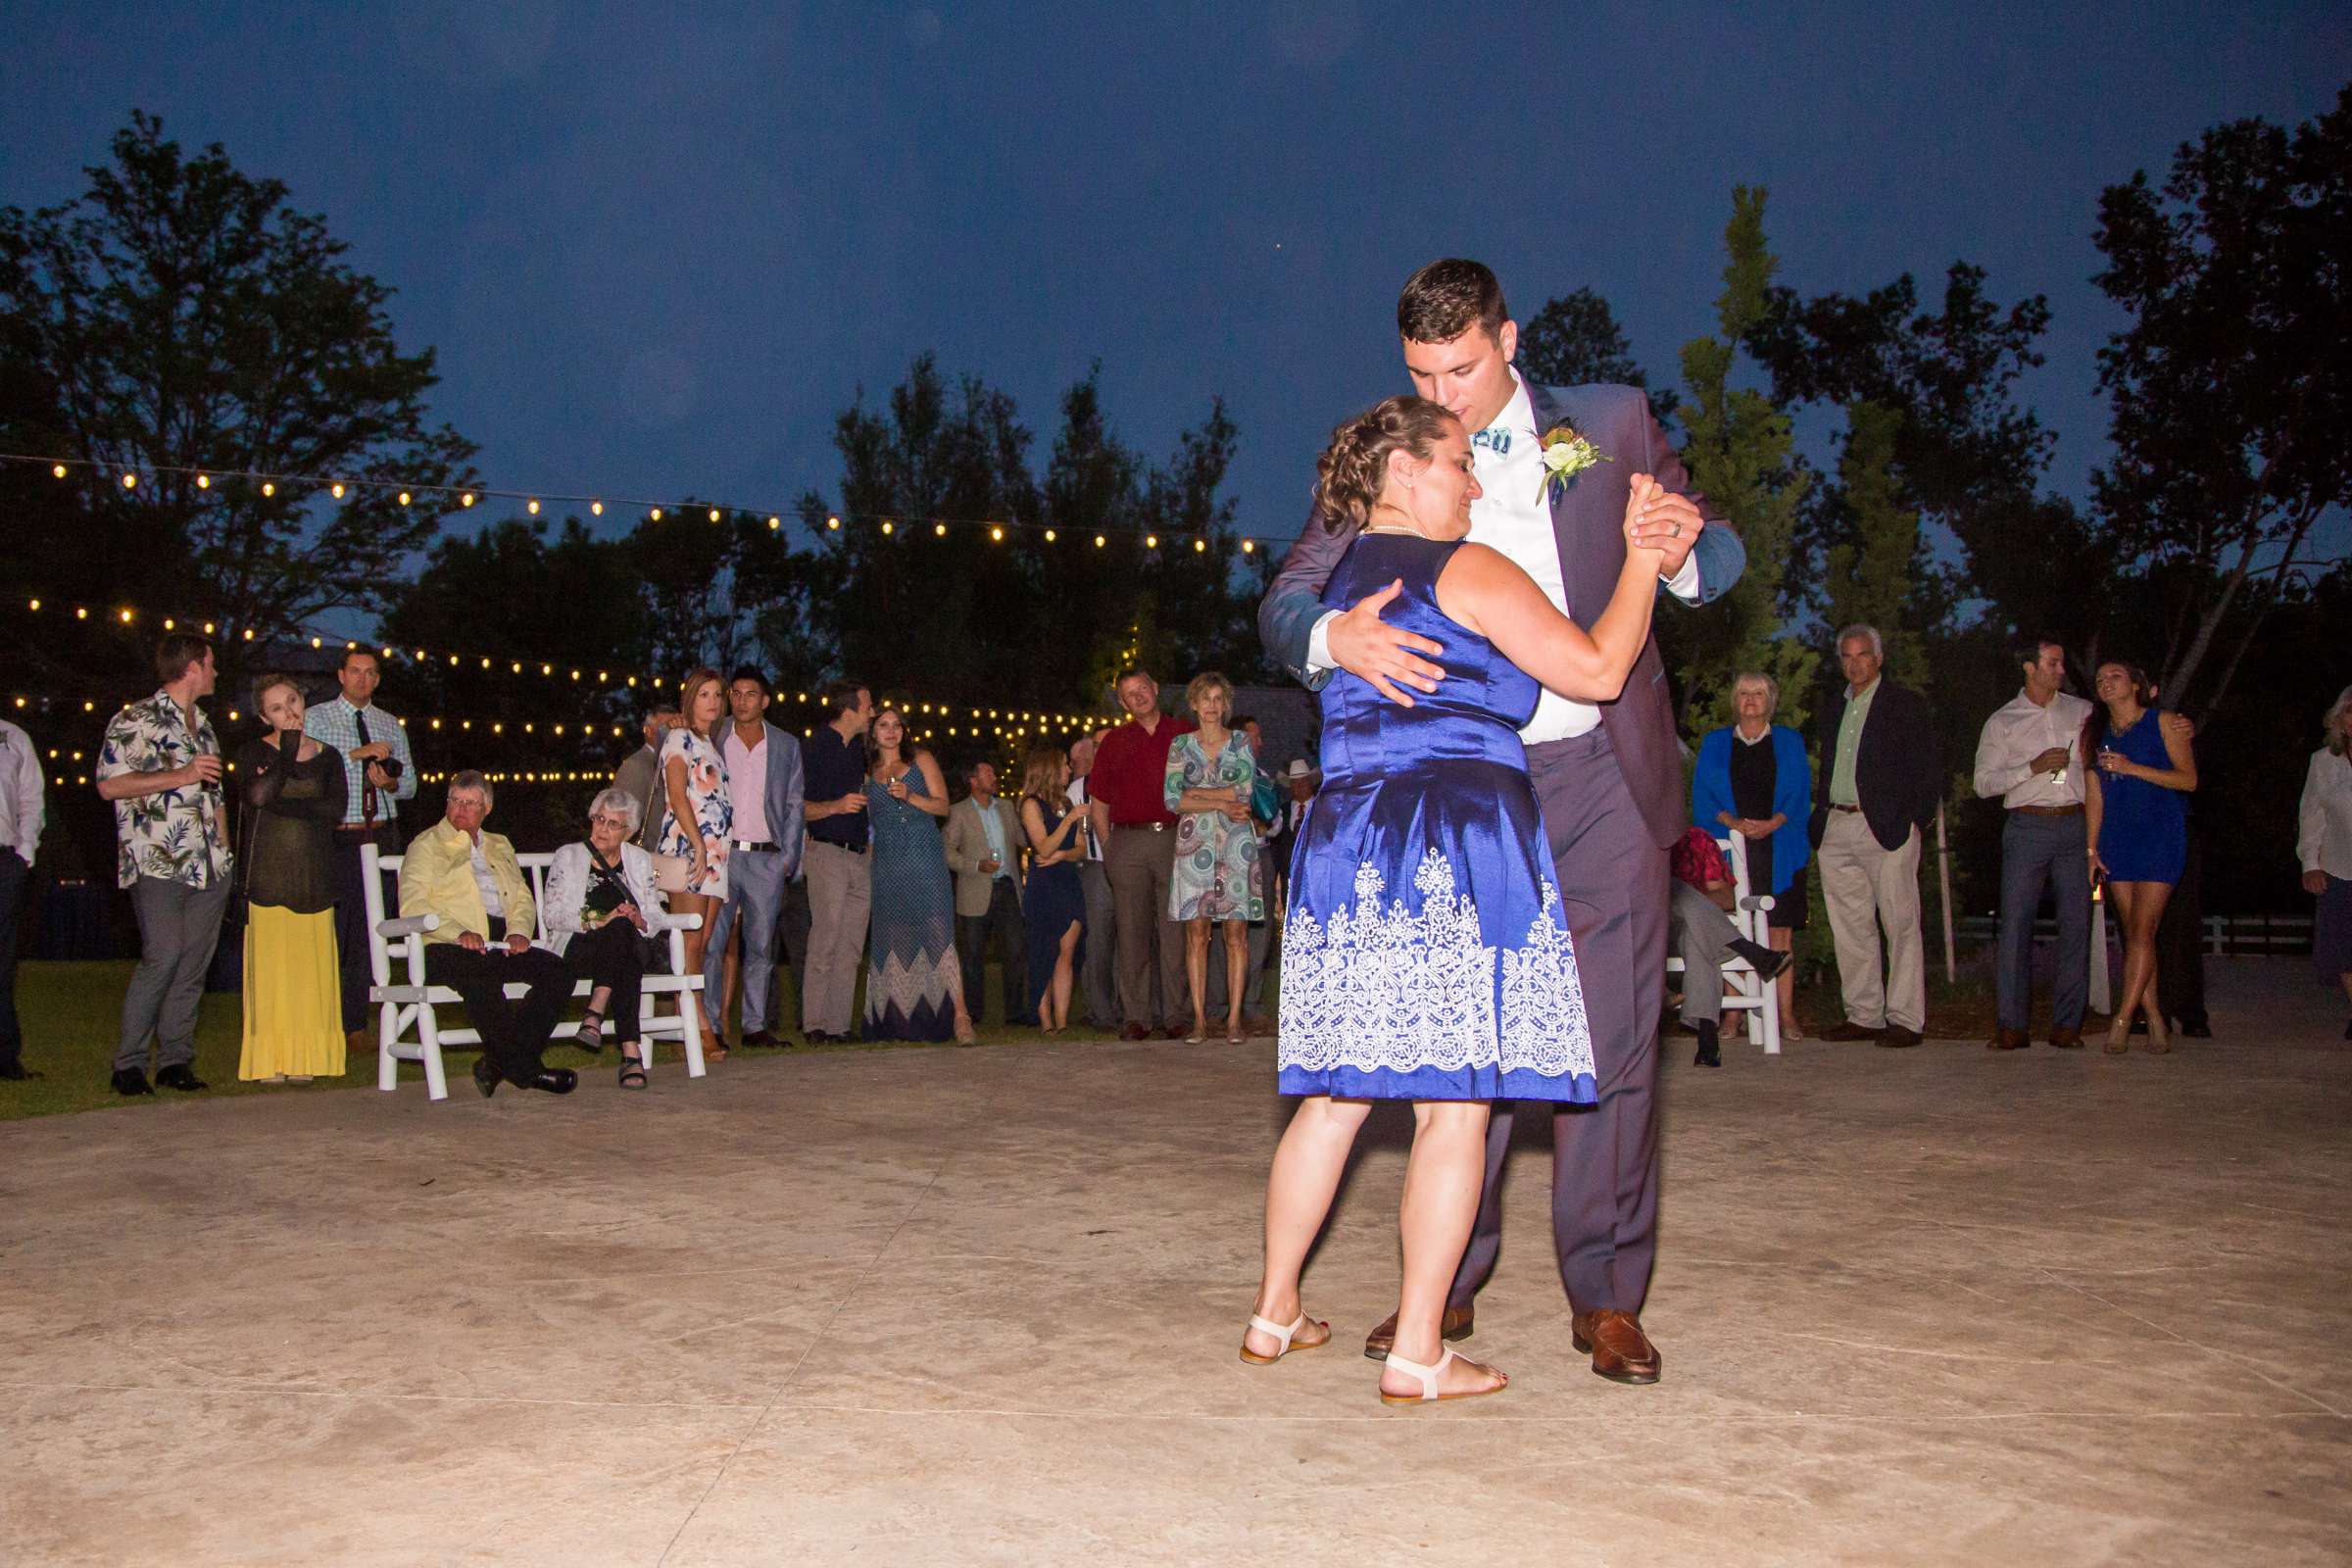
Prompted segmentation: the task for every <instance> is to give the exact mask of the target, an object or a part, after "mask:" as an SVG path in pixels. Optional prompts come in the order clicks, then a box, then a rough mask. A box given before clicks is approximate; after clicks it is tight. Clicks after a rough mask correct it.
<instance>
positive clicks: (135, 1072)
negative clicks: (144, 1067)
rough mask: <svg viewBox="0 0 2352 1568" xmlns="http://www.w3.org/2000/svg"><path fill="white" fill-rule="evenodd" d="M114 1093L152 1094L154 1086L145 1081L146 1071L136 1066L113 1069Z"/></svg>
mask: <svg viewBox="0 0 2352 1568" xmlns="http://www.w3.org/2000/svg"><path fill="white" fill-rule="evenodd" d="M115 1093H116V1094H118V1095H152V1094H154V1093H155V1086H154V1085H153V1084H150V1083H149V1082H148V1081H147V1075H146V1073H144V1072H142V1071H140V1070H139V1069H138V1068H136V1067H117V1068H116V1069H115Z"/></svg>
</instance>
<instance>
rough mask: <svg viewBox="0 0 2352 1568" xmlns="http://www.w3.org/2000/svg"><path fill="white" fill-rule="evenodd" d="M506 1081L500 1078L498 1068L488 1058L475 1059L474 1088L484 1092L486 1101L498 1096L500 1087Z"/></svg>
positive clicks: (483, 1096)
mask: <svg viewBox="0 0 2352 1568" xmlns="http://www.w3.org/2000/svg"><path fill="white" fill-rule="evenodd" d="M502 1082H504V1080H503V1079H502V1078H501V1077H500V1075H499V1071H498V1068H497V1067H496V1066H494V1065H493V1064H492V1063H491V1060H490V1058H489V1057H488V1056H476V1057H474V1058H473V1087H474V1088H476V1089H479V1090H480V1091H481V1092H482V1098H483V1099H484V1100H488V1099H489V1098H490V1097H491V1096H492V1095H495V1094H497V1093H498V1086H499V1084H500V1083H502Z"/></svg>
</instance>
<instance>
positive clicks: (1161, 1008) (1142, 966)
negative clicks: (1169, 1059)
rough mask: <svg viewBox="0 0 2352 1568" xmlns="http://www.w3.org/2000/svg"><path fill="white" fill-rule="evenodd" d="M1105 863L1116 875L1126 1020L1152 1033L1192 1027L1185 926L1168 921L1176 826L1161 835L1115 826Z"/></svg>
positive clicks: (1113, 888) (1113, 895) (1114, 919)
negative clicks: (1154, 1029) (1157, 1028)
mask: <svg viewBox="0 0 2352 1568" xmlns="http://www.w3.org/2000/svg"><path fill="white" fill-rule="evenodd" d="M1103 864H1104V867H1105V869H1107V870H1108V871H1109V873H1110V900H1111V907H1112V908H1113V910H1114V911H1115V912H1114V913H1113V914H1112V916H1111V923H1112V924H1113V925H1114V926H1115V927H1116V928H1117V931H1116V937H1115V940H1116V941H1117V943H1118V956H1117V964H1118V972H1119V1017H1120V1019H1121V1020H1122V1021H1124V1022H1126V1023H1130V1024H1142V1025H1143V1026H1144V1027H1145V1028H1147V1029H1149V1028H1151V1027H1152V1025H1153V1024H1154V1023H1158V1024H1161V1025H1163V1026H1164V1025H1167V1024H1181V1023H1190V1022H1191V1021H1192V1013H1193V993H1192V990H1191V988H1190V987H1189V986H1188V985H1187V984H1186V983H1185V978H1184V927H1183V925H1182V924H1180V923H1179V922H1177V921H1175V920H1171V919H1169V918H1168V883H1169V882H1170V881H1171V880H1172V879H1173V878H1174V876H1175V874H1176V829H1175V826H1174V825H1173V824H1170V825H1169V826H1167V827H1164V828H1161V829H1159V830H1158V831H1156V832H1154V831H1153V830H1152V829H1151V828H1148V827H1114V828H1112V829H1111V830H1110V843H1109V844H1108V845H1107V846H1106V847H1105V848H1104V849H1103ZM1155 1012H1156V1013H1157V1015H1158V1016H1157V1017H1156V1018H1155V1017H1154V1016H1153V1014H1154V1013H1155Z"/></svg>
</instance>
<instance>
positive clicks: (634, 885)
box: [544, 789, 662, 1089]
mask: <svg viewBox="0 0 2352 1568" xmlns="http://www.w3.org/2000/svg"><path fill="white" fill-rule="evenodd" d="M642 810H643V808H641V807H640V806H639V805H638V804H637V798H636V797H635V796H633V795H631V794H630V793H629V792H628V791H627V790H623V789H609V790H606V791H605V792H604V793H603V794H601V795H599V796H598V797H597V798H596V799H595V801H594V802H592V803H591V804H590V805H589V808H588V841H587V842H586V843H584V844H566V845H564V847H563V848H562V849H560V850H558V851H557V852H556V858H555V859H554V861H553V862H552V863H551V864H550V865H549V866H548V868H547V903H546V907H545V910H544V923H545V925H546V929H547V945H548V946H549V947H550V948H552V949H554V950H555V951H556V952H557V953H559V954H561V955H562V956H563V957H564V962H565V963H567V964H569V965H570V966H571V972H572V973H573V974H575V975H579V976H581V977H583V978H584V979H586V980H587V981H588V983H589V986H590V988H591V989H590V991H589V996H588V1012H587V1015H586V1016H585V1017H583V1018H582V1019H581V1020H580V1033H579V1043H580V1045H581V1046H582V1047H584V1048H586V1049H587V1050H590V1051H602V1050H603V1049H604V1031H605V1020H606V1018H607V1016H608V1015H610V1017H611V1019H612V1027H613V1035H614V1036H615V1037H616V1038H617V1039H618V1040H619V1042H620V1087H621V1088H623V1089H643V1088H644V1087H645V1043H644V1040H643V1038H642V1035H641V1030H640V1025H639V1022H638V1017H639V1014H640V1011H641V1010H642V1009H641V1008H640V1007H639V1005H638V998H639V995H640V993H639V990H638V986H639V983H640V982H641V981H642V980H643V979H644V978H645V962H646V951H647V947H648V944H647V942H646V938H647V936H648V935H649V934H650V933H651V929H652V922H651V921H649V920H648V919H647V917H646V916H647V912H648V911H649V910H650V911H654V912H656V913H659V912H660V911H661V909H662V894H661V892H660V890H659V889H657V888H656V887H655V885H654V858H653V857H652V856H650V855H648V854H647V853H646V852H645V851H643V850H641V849H639V848H638V847H637V846H636V845H635V844H634V843H632V842H630V841H631V840H633V839H634V838H635V837H636V836H637V824H638V821H639V817H640V813H641V812H642Z"/></svg>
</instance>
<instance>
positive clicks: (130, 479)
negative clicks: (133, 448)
mask: <svg viewBox="0 0 2352 1568" xmlns="http://www.w3.org/2000/svg"><path fill="white" fill-rule="evenodd" d="M138 486H139V476H138V475H137V474H135V473H126V474H124V475H123V489H125V490H135V489H137V488H138Z"/></svg>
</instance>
